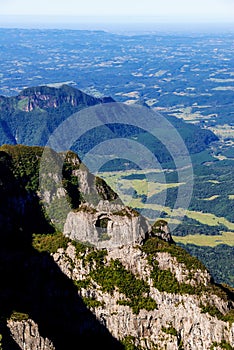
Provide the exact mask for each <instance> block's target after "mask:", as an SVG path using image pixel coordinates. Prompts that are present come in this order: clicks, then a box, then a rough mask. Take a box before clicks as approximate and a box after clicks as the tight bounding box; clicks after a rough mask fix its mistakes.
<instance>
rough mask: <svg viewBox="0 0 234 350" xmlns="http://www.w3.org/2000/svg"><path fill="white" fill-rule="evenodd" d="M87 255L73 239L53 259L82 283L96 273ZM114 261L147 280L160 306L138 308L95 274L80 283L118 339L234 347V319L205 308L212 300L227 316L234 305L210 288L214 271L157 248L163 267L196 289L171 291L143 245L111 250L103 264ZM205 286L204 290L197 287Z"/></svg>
mask: <svg viewBox="0 0 234 350" xmlns="http://www.w3.org/2000/svg"><path fill="white" fill-rule="evenodd" d="M88 255H89V252H88V250H87V251H86V253H85V255H82V258H81V255H80V257H79V258H77V256H79V255H77V252H76V249H75V247H74V246H73V245H72V244H70V245H68V247H67V249H66V250H63V249H59V251H58V252H57V253H56V254H54V255H53V258H54V260H55V261H56V263H57V264H58V265H59V266H60V268H61V270H62V271H63V273H64V274H66V275H67V276H68V277H69V278H71V279H72V280H75V281H77V283H79V282H81V281H83V282H84V281H85V280H86V279H87V277H88V278H89V276H92V268H90V264H86V263H85V262H84V261H85V257H88ZM71 261H72V264H73V268H72V267H71V263H70V262H71ZM113 261H118V262H120V263H121V264H122V265H123V266H124V268H125V269H126V270H127V271H129V272H131V273H132V274H133V275H134V276H135V277H136V278H140V279H143V280H144V281H145V282H146V283H147V285H148V286H149V292H148V294H147V295H148V298H151V299H152V300H154V301H155V303H156V305H157V306H156V307H155V308H152V310H146V308H144V306H143V307H142V308H140V309H139V310H138V312H135V311H134V309H133V308H132V307H131V306H130V305H131V303H129V305H124V304H121V303H120V300H122V301H123V300H124V299H125V297H126V295H124V294H125V293H123V291H122V292H121V291H120V288H115V289H114V290H113V291H112V292H111V293H108V292H106V291H105V290H103V286H102V284H99V283H97V281H96V280H95V279H94V280H92V283H91V284H90V286H89V288H87V287H82V288H80V290H79V293H80V295H82V297H83V298H89V299H90V300H93V301H94V300H95V301H96V302H97V303H99V304H98V306H96V307H91V309H92V311H93V312H94V313H95V315H96V316H97V318H98V319H99V320H100V321H101V322H102V323H103V324H105V325H106V327H107V328H108V329H109V330H110V332H111V333H112V334H113V335H114V336H115V337H116V338H117V339H119V340H123V339H131V341H132V344H134V345H135V346H136V348H137V349H138V348H139V349H156V348H158V349H171V350H179V349H185V350H195V349H196V350H208V349H222V347H221V344H226V346H229V348H230V349H231V346H232V347H233V346H234V323H232V322H227V321H224V319H221V318H220V317H217V316H214V315H213V314H212V312H211V313H209V308H208V307H207V309H206V311H205V309H204V306H203V305H206V306H208V305H210V307H211V309H212V308H213V310H214V309H216V310H217V315H218V316H220V315H221V314H222V315H223V316H224V314H226V313H228V312H229V311H230V309H232V308H233V307H234V303H233V301H232V302H231V301H230V300H229V301H228V300H225V299H223V298H222V297H220V296H219V295H217V294H215V292H214V291H213V292H212V291H211V289H209V287H208V286H210V287H211V285H212V284H211V276H210V275H209V273H208V272H207V271H206V270H205V269H203V270H202V269H200V268H196V267H194V269H193V270H188V268H187V267H186V265H185V264H181V263H179V262H178V260H177V259H176V258H175V257H173V256H172V255H171V254H169V253H164V252H158V253H157V255H155V261H157V263H158V266H159V269H160V271H170V272H171V273H172V275H173V276H174V277H175V279H176V281H177V282H178V283H180V284H181V283H184V284H187V285H190V286H193V287H194V293H191V292H190V293H189V294H187V293H170V292H167V291H161V290H159V289H160V288H159V289H158V288H156V287H155V283H154V281H153V278H152V271H153V268H152V266H151V265H150V264H149V260H148V257H147V254H146V253H145V252H144V251H142V250H141V249H140V247H139V246H138V245H126V246H124V247H121V248H120V247H119V248H116V249H112V250H110V251H109V252H108V254H107V255H106V257H105V262H104V264H105V266H108V265H111V264H112V263H113ZM94 269H95V268H94ZM106 278H108V277H106ZM123 280H124V275H123ZM168 283H169V281H168ZM202 288H204V291H203V292H202V293H199V292H196V290H199V289H202ZM126 293H127V292H126ZM196 293H197V294H196ZM213 293H214V294H213ZM93 305H94V304H93ZM219 312H220V315H219V314H218V313H219ZM215 344H216V347H215ZM227 344H228V345H227ZM212 346H213V347H212ZM219 346H220V347H219Z"/></svg>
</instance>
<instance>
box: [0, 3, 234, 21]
mask: <svg viewBox="0 0 234 350" xmlns="http://www.w3.org/2000/svg"><path fill="white" fill-rule="evenodd" d="M0 15H43V16H45V15H48V16H52V15H53V16H64V17H68V16H95V17H96V18H97V19H98V18H100V16H101V17H106V16H107V17H108V16H115V17H118V18H121V17H125V16H131V17H133V18H137V17H139V16H142V17H144V18H146V20H147V19H148V18H149V17H152V16H153V17H161V18H162V19H166V20H172V21H174V22H176V21H180V20H186V21H190V20H193V21H198V22H199V21H204V20H207V21H212V22H216V21H218V22H226V21H227V22H230V21H233V18H234V0H140V1H137V0H117V1H116V0H115V1H111V0H82V1H79V0H66V1H65V0H39V1H32V0H0Z"/></svg>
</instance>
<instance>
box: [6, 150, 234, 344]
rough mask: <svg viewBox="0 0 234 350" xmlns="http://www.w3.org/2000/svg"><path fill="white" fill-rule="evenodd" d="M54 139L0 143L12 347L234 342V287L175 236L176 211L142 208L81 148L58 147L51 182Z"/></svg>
mask: <svg viewBox="0 0 234 350" xmlns="http://www.w3.org/2000/svg"><path fill="white" fill-rule="evenodd" d="M44 151H45V149H43V148H41V147H26V146H7V145H6V146H3V147H1V148H0V170H1V171H0V195H1V203H0V214H1V220H0V223H1V227H0V234H1V245H0V260H1V261H0V276H1V285H0V310H1V318H0V334H2V347H3V350H16V349H17V350H19V349H26V350H35V349H38V350H52V349H56V350H60V349H61V350H66V349H73V348H80V344H81V342H85V345H84V347H85V348H86V349H93V348H97V347H100V348H101V349H108V350H109V349H126V350H129V349H139V350H140V349H168V350H169V349H171V350H179V349H180V350H181V349H185V350H195V349H196V350H208V349H210V350H220V349H233V347H234V295H233V291H232V290H231V289H230V288H228V286H221V285H215V284H214V283H213V281H212V277H211V276H210V274H209V272H208V271H207V270H206V269H205V267H204V266H203V265H202V264H201V263H200V262H199V261H198V260H197V259H195V258H193V257H191V256H190V255H189V254H188V253H186V252H185V250H183V249H182V248H180V247H178V246H176V245H175V243H174V242H173V241H172V240H171V238H170V234H169V232H168V227H167V224H166V222H165V221H163V220H160V221H157V222H156V223H155V224H154V225H153V226H150V225H149V224H148V223H147V221H146V220H144V218H141V220H138V219H139V218H140V216H139V214H137V213H136V212H135V211H132V210H131V209H130V208H127V207H124V206H123V205H122V203H121V201H119V199H118V197H117V195H116V194H115V193H114V192H113V191H112V190H111V189H110V188H109V187H108V186H107V185H106V184H105V183H104V182H103V181H102V180H100V179H98V178H95V177H94V176H93V175H92V174H90V173H89V171H88V169H87V168H86V167H85V166H84V165H83V164H82V163H81V162H80V159H79V157H78V156H77V155H76V154H74V153H73V152H70V151H69V152H66V153H61V154H55V152H53V151H51V150H49V153H48V154H49V155H51V154H52V156H53V157H52V158H49V159H48V160H49V162H50V165H51V159H53V161H54V166H53V167H52V168H51V167H50V168H49V171H48V172H45V173H43V174H47V177H46V178H47V180H48V182H46V184H48V183H49V188H50V191H49V190H48V188H46V189H45V188H44V187H43V185H44V184H45V183H42V185H40V182H39V173H40V162H41V159H42V155H43V152H44ZM61 162H62V165H63V171H62V172H61V173H60V175H58V171H57V168H56V166H58V165H61ZM51 169H53V171H54V172H53V171H51ZM43 174H42V178H43ZM60 177H61V178H60ZM50 186H51V187H50ZM64 198H66V199H67V200H66V201H65V203H69V206H68V207H67V206H65V208H64ZM61 199H62V200H61ZM41 200H43V202H44V204H45V207H43V206H42V203H41ZM117 209H118V211H117ZM80 216H81V217H80ZM74 218H75V219H74ZM74 220H75V221H74ZM109 221H111V222H112V224H109ZM72 222H73V224H74V222H75V224H74V226H73V230H71V231H70V230H67V227H70V226H69V225H71V223H72ZM81 223H82V224H83V226H82V225H81ZM90 223H92V224H93V235H91V237H90V235H89V233H90ZM97 223H98V224H97ZM77 225H78V227H80V229H77ZM79 225H80V226H79ZM115 225H116V226H117V227H118V230H116V233H115V229H114V227H115ZM58 227H61V231H63V232H61V231H58ZM133 231H134V232H135V235H133V234H132V232H133ZM117 233H118V235H117ZM96 234H97V236H95V235H96ZM106 236H111V237H106ZM122 236H124V237H125V238H124V239H123V240H122V241H121V240H120V241H118V243H119V244H116V239H120V238H121V237H122ZM93 237H94V238H95V239H94V241H92V239H93ZM80 240H82V241H83V243H81V242H80ZM86 240H88V242H84V241H86ZM74 344H75V345H74Z"/></svg>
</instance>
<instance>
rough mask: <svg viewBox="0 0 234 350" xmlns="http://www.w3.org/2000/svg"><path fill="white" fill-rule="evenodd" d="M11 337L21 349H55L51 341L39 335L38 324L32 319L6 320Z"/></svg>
mask: <svg viewBox="0 0 234 350" xmlns="http://www.w3.org/2000/svg"><path fill="white" fill-rule="evenodd" d="M8 327H9V329H10V331H11V334H12V336H13V338H14V339H15V341H16V343H17V344H18V345H19V347H20V348H21V349H23V350H55V347H54V346H53V344H52V342H51V341H50V340H49V339H47V338H45V339H44V338H42V337H41V336H40V333H39V330H38V325H37V324H36V323H35V322H34V321H33V320H25V321H12V320H10V321H8Z"/></svg>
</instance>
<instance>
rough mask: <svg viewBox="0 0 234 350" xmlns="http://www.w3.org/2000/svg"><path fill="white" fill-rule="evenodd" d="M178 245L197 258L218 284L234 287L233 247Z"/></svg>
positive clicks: (221, 245) (220, 245)
mask: <svg viewBox="0 0 234 350" xmlns="http://www.w3.org/2000/svg"><path fill="white" fill-rule="evenodd" d="M178 245H179V246H181V247H182V248H184V249H185V250H186V251H187V252H188V253H189V254H190V255H192V256H194V257H197V258H198V259H199V260H200V261H201V262H202V263H203V264H204V265H205V266H206V268H207V269H208V271H210V272H211V274H212V276H213V278H214V280H215V282H216V283H226V284H229V285H230V286H232V287H234V266H233V255H234V247H233V246H228V245H223V244H219V245H217V246H214V247H208V246H204V245H203V246H200V245H195V244H182V243H178Z"/></svg>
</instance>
